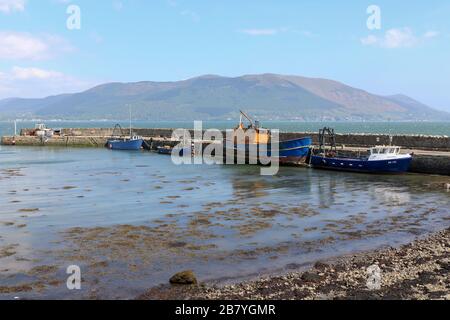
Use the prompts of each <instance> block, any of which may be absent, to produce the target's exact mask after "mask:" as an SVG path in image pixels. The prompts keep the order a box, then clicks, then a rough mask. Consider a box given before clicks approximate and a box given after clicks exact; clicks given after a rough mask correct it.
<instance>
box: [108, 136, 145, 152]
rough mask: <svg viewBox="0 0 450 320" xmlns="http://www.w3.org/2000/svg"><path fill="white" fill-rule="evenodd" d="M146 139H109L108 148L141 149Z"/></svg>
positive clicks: (136, 137) (135, 137)
mask: <svg viewBox="0 0 450 320" xmlns="http://www.w3.org/2000/svg"><path fill="white" fill-rule="evenodd" d="M143 143H144V140H143V139H142V138H141V137H138V136H134V137H131V138H129V139H128V138H114V139H110V140H108V143H107V145H108V148H109V149H111V150H140V149H141V148H142V144H143Z"/></svg>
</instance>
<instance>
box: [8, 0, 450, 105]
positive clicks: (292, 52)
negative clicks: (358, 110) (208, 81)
mask: <svg viewBox="0 0 450 320" xmlns="http://www.w3.org/2000/svg"><path fill="white" fill-rule="evenodd" d="M69 5H77V6H78V7H79V8H80V12H81V29H79V30H69V29H68V28H67V26H66V21H67V19H68V18H69V15H68V14H67V13H66V10H67V8H68V6H69ZM370 5H377V6H378V7H379V8H380V10H381V29H380V30H369V29H368V28H367V25H366V21H367V19H368V18H369V14H367V12H366V11H367V8H368V6H370ZM269 72H270V73H281V74H295V75H303V76H309V77H323V78H330V79H334V80H338V81H342V82H344V83H346V84H349V85H352V86H355V87H358V88H362V89H365V90H367V91H369V92H372V93H376V94H386V95H387V94H395V93H404V94H407V95H409V96H411V97H413V98H415V99H418V100H420V101H423V102H424V103H426V104H428V105H431V106H433V107H436V108H440V109H443V110H448V111H450V90H449V89H450V2H449V1H447V0H431V1H419V0H417V1H404V0H396V1H379V0H372V1H364V0H359V1H356V0H355V1H332V0H322V1H312V0H311V1H301V0H284V1H269V0H240V1H237V0H214V1H207V0H151V1H149V0H96V1H92V0H91V1H88V0H79V1H69V0H0V98H6V97H11V96H22V97H41V96H46V95H49V94H56V93H62V92H73V91H79V90H83V89H87V88H89V87H91V86H93V85H96V84H99V83H103V82H109V81H122V82H128V81H142V80H154V81H169V80H181V79H186V78H189V77H194V76H198V75H202V74H219V75H224V76H240V75H243V74H254V73H269Z"/></svg>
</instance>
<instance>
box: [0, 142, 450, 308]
mask: <svg viewBox="0 0 450 320" xmlns="http://www.w3.org/2000/svg"><path fill="white" fill-rule="evenodd" d="M442 179H447V178H445V177H432V176H425V175H423V176H422V175H404V176H394V177H392V176H368V175H363V174H348V173H338V172H327V171H318V170H309V169H304V168H282V170H281V171H280V173H279V174H278V175H277V176H275V177H263V176H260V175H259V168H258V167H251V166H218V165H216V166H207V165H197V166H175V165H173V164H172V162H171V159H170V157H165V156H160V155H157V154H154V153H148V152H114V151H109V150H103V149H89V150H85V149H49V148H45V149H40V148H19V147H1V149H0V199H1V200H0V201H1V206H0V298H4V299H11V298H13V297H15V296H18V297H22V298H43V297H45V298H79V297H82V298H92V299H95V298H132V297H135V296H136V295H138V294H140V293H142V292H143V291H144V290H145V289H148V288H150V287H151V286H154V285H158V284H161V283H167V279H169V278H170V276H171V275H172V274H173V273H175V272H178V271H181V270H185V269H193V270H195V272H196V273H197V275H198V276H199V278H200V279H201V280H202V281H205V280H209V281H217V282H219V283H223V282H228V281H235V280H236V279H246V278H251V277H253V276H255V275H257V274H259V273H276V272H280V271H283V270H286V269H289V268H300V267H302V266H306V265H308V264H309V263H312V262H314V261H316V260H317V259H320V258H326V257H332V256H336V255H339V254H344V253H349V252H355V251H361V250H366V249H371V248H377V247H379V246H381V245H396V244H400V243H404V242H406V241H409V240H411V239H412V238H413V237H416V236H418V235H423V234H426V233H429V232H432V231H435V230H438V229H442V228H445V227H448V226H449V225H450V221H449V211H448V208H449V204H450V203H449V196H450V194H449V193H448V192H446V191H445V190H444V188H441V187H436V186H437V185H440V184H442ZM447 180H448V179H447ZM447 180H445V181H447ZM74 228H75V229H74ZM70 265H78V266H80V267H81V269H82V274H83V281H84V282H83V287H82V290H81V291H76V292H73V291H69V290H67V289H66V286H65V281H66V278H67V275H66V273H65V271H66V268H67V267H68V266H70Z"/></svg>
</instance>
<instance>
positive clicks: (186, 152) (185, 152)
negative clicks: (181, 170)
mask: <svg viewBox="0 0 450 320" xmlns="http://www.w3.org/2000/svg"><path fill="white" fill-rule="evenodd" d="M176 150H178V152H179V156H180V157H183V156H185V155H189V154H191V149H190V148H165V147H158V153H159V154H164V155H172V153H173V152H174V151H175V152H176Z"/></svg>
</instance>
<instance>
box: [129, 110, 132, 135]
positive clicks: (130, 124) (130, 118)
mask: <svg viewBox="0 0 450 320" xmlns="http://www.w3.org/2000/svg"><path fill="white" fill-rule="evenodd" d="M128 111H129V112H130V139H131V136H132V133H131V106H130V105H128Z"/></svg>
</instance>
